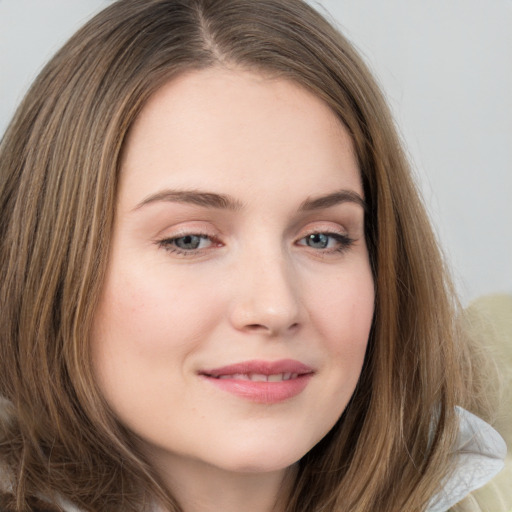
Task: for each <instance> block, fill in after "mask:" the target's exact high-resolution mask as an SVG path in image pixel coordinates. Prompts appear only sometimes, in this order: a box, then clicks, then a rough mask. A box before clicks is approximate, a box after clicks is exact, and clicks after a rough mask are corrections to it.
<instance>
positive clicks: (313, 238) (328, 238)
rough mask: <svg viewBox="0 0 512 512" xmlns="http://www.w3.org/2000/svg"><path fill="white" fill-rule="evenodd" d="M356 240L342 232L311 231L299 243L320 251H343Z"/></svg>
mask: <svg viewBox="0 0 512 512" xmlns="http://www.w3.org/2000/svg"><path fill="white" fill-rule="evenodd" d="M353 242H354V241H353V240H352V239H351V238H349V237H348V236H346V235H341V234H340V233H311V234H309V235H307V236H305V237H304V238H302V239H300V240H299V245H305V246H307V247H310V248H311V249H318V250H320V251H322V250H323V251H327V252H329V251H332V252H341V251H343V250H345V249H348V247H350V245H352V243H353Z"/></svg>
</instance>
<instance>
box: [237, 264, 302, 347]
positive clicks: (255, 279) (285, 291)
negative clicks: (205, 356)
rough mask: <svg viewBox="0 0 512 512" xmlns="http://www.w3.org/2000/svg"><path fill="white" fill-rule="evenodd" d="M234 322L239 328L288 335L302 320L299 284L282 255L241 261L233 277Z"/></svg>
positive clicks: (267, 334) (273, 335) (273, 334)
mask: <svg viewBox="0 0 512 512" xmlns="http://www.w3.org/2000/svg"><path fill="white" fill-rule="evenodd" d="M234 281H235V282H234V283H233V286H234V287H235V293H234V294H233V302H232V308H231V313H230V315H231V323H232V325H233V326H234V327H235V328H236V329H237V330H240V331H244V332H249V333H250V332H254V333H260V334H264V335H266V336H269V337H277V336H286V335H287V334H290V333H291V332H293V331H296V330H297V329H298V328H299V326H300V325H301V323H302V321H303V315H304V313H303V308H302V306H301V301H300V297H299V295H300V293H299V283H298V281H297V278H296V276H295V273H294V271H293V268H292V265H291V264H290V263H289V262H287V260H286V258H284V257H282V256H281V255H277V256H268V255H267V256H265V255H262V254H257V255H253V256H252V257H251V258H250V259H249V261H248V260H247V259H246V260H244V262H242V263H240V264H239V269H238V272H236V277H235V279H234Z"/></svg>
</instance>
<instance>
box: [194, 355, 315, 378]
mask: <svg viewBox="0 0 512 512" xmlns="http://www.w3.org/2000/svg"><path fill="white" fill-rule="evenodd" d="M313 372H314V370H313V368H311V367H310V366H308V365H306V364H304V363H301V362H300V361H295V360H294V359H281V360H279V361H262V360H253V361H243V362H240V363H235V364H230V365H227V366H221V367H220V368H212V369H207V370H201V371H200V372H199V373H200V374H201V375H206V376H208V377H220V376H221V375H235V374H261V375H276V374H279V373H292V374H293V373H296V374H298V375H304V374H308V373H313Z"/></svg>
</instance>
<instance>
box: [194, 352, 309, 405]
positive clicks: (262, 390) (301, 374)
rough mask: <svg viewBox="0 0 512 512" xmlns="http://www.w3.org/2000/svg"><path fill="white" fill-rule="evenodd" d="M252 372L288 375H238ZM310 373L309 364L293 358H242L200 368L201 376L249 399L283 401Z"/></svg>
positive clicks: (298, 389) (305, 382) (302, 386)
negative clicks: (272, 378)
mask: <svg viewBox="0 0 512 512" xmlns="http://www.w3.org/2000/svg"><path fill="white" fill-rule="evenodd" d="M254 374H257V375H264V376H269V375H279V374H283V375H286V376H287V377H288V378H287V379H286V380H278V381H270V382H267V381H255V380H246V378H245V379H244V378H241V377H240V376H248V375H254ZM288 374H290V375H288ZM313 374H314V370H313V369H312V368H311V367H310V366H307V365H305V364H303V363H300V362H299V361H295V360H293V359H282V360H279V361H259V360H254V361H244V362H241V363H236V364H232V365H228V366H223V367H221V368H213V369H209V370H203V371H200V372H199V375H200V376H201V377H203V378H204V379H205V380H207V381H208V382H210V383H211V384H213V385H214V386H216V387H218V388H220V389H222V390H224V391H227V392H229V393H232V394H234V395H237V396H240V397H242V398H245V399H247V400H249V401H252V402H257V403H265V404H272V403H278V402H282V401H284V400H288V399H289V398H292V397H294V396H296V395H298V394H299V393H301V392H302V391H303V390H304V389H305V387H306V386H307V385H308V383H309V380H310V378H311V377H312V376H313ZM229 376H233V377H234V378H229Z"/></svg>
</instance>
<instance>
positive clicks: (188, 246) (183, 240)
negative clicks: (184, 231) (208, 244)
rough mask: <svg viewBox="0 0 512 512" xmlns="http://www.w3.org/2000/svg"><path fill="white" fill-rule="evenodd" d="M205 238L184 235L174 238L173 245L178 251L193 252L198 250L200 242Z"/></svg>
mask: <svg viewBox="0 0 512 512" xmlns="http://www.w3.org/2000/svg"><path fill="white" fill-rule="evenodd" d="M205 238H206V237H205V236H200V235H186V236H180V237H179V238H174V239H173V242H174V245H176V247H178V248H179V249H183V250H186V251H194V250H195V249H199V246H200V245H201V241H202V240H203V239H205Z"/></svg>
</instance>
